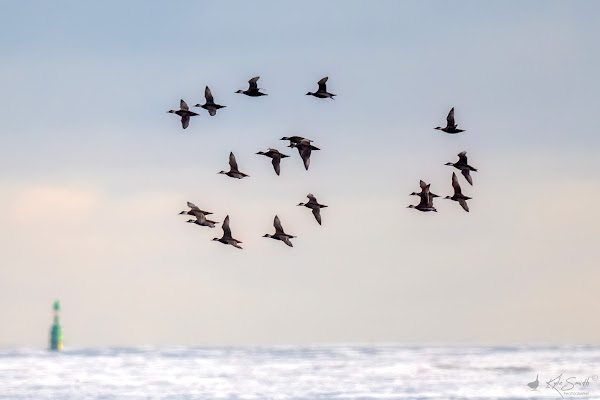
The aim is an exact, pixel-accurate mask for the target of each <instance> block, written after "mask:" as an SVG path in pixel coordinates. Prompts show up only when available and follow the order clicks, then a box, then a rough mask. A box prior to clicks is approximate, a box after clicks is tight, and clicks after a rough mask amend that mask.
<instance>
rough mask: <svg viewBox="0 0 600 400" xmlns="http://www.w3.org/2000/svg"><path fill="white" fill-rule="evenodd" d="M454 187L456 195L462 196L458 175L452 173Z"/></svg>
mask: <svg viewBox="0 0 600 400" xmlns="http://www.w3.org/2000/svg"><path fill="white" fill-rule="evenodd" d="M452 187H453V188H454V194H455V195H457V194H462V191H461V190H460V185H459V184H458V178H457V177H456V173H454V172H453V173H452Z"/></svg>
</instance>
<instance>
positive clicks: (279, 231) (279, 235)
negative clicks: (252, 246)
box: [263, 215, 296, 247]
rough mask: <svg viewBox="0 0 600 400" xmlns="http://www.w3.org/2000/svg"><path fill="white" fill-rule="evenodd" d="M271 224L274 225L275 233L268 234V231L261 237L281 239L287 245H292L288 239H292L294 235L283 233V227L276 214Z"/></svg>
mask: <svg viewBox="0 0 600 400" xmlns="http://www.w3.org/2000/svg"><path fill="white" fill-rule="evenodd" d="M273 226H274V227H275V234H274V235H269V234H268V233H265V235H264V236H263V237H268V238H271V239H275V240H281V241H282V242H283V243H285V244H287V245H288V246H290V247H294V246H293V245H292V242H291V241H290V239H293V238H295V237H296V236H292V235H288V234H287V233H285V232H284V231H283V228H282V227H281V221H280V220H279V217H278V216H277V215H276V216H275V219H274V220H273Z"/></svg>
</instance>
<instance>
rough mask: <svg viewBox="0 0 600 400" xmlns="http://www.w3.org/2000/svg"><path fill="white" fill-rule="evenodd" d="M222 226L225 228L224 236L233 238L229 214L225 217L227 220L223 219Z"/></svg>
mask: <svg viewBox="0 0 600 400" xmlns="http://www.w3.org/2000/svg"><path fill="white" fill-rule="evenodd" d="M221 228H223V238H224V239H231V229H230V228H229V215H228V216H226V217H225V220H224V221H223V225H221Z"/></svg>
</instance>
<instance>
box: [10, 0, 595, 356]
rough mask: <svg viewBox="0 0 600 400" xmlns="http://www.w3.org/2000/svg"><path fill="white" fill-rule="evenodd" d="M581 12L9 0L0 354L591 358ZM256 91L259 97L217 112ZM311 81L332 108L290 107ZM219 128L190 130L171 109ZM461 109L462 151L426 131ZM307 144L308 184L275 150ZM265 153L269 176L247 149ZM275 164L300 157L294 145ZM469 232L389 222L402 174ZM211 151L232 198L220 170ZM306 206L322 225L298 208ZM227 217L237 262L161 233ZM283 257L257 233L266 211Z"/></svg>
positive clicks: (590, 129)
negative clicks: (458, 190)
mask: <svg viewBox="0 0 600 400" xmlns="http://www.w3.org/2000/svg"><path fill="white" fill-rule="evenodd" d="M599 15H600V3H598V2H594V1H577V2H564V1H528V2H522V1H504V2H480V1H410V2H408V1H402V2H401V1H378V2H367V1H328V2H321V1H303V2H295V3H292V2H276V1H271V2H266V1H258V2H247V1H227V2H195V1H183V0H182V1H172V2H167V3H165V2H162V1H141V0H140V1H128V2H120V1H103V2H79V1H60V0H59V1H56V2H52V4H50V3H48V2H44V1H28V2H22V1H4V2H2V4H0V32H1V34H0V50H1V52H2V62H0V76H1V78H0V93H1V95H0V187H2V196H0V242H1V243H2V252H1V255H0V260H1V262H0V321H2V322H1V323H0V346H2V347H15V346H30V347H44V346H46V344H47V341H48V333H49V326H50V324H51V321H52V303H53V301H54V300H55V299H60V300H61V303H62V306H63V310H62V314H61V321H62V324H63V328H64V330H65V346H66V347H67V348H69V347H71V348H73V347H93V346H136V345H202V346H204V345H206V346H212V345H236V346H237V345H288V344H297V345H310V344H331V343H400V344H448V345H454V344H456V345H463V344H490V345H511V344H533V345H535V344H579V343H584V344H599V343H600V320H598V318H596V314H597V310H596V304H597V303H598V291H597V288H598V287H599V284H600V270H599V269H598V265H599V263H600V247H598V244H597V241H598V237H599V234H600V227H599V223H600V211H599V209H598V207H596V206H595V204H596V203H597V200H598V199H599V198H600V166H599V164H598V154H599V151H600V135H599V134H598V117H597V112H598V106H599V105H600V103H599V97H598V93H600V78H599V77H598V70H599V69H600V53H599V52H598V48H600V47H599V45H600V17H599ZM257 75H260V77H261V78H260V81H259V86H260V87H261V88H263V89H264V91H265V92H266V93H268V94H269V96H263V97H261V98H249V97H246V96H243V95H240V94H235V93H234V92H235V91H236V90H238V89H246V87H247V81H248V79H250V78H251V77H253V76H257ZM324 76H329V81H328V86H327V87H328V89H329V91H331V92H333V93H335V94H337V95H338V96H337V97H336V100H335V101H331V100H329V99H317V98H314V97H312V96H305V93H306V92H308V91H314V90H315V89H316V86H317V85H316V82H317V81H318V80H319V79H321V78H322V77H324ZM205 85H208V86H210V88H211V90H212V93H213V95H214V97H215V100H216V102H217V103H219V104H224V105H226V106H227V108H225V109H222V110H220V111H219V112H218V113H217V115H216V116H215V117H209V115H208V113H206V112H205V111H203V110H202V111H201V116H198V117H193V118H192V120H191V123H190V127H189V128H188V129H186V130H182V129H181V125H180V122H179V120H178V118H177V117H176V116H174V115H172V114H168V113H166V111H168V110H170V109H173V108H176V107H177V106H178V104H179V100H180V99H184V100H186V101H187V102H188V104H189V105H190V106H191V105H193V104H196V103H201V102H203V100H204V99H203V90H204V86H205ZM451 107H455V110H456V111H455V112H456V120H457V122H458V124H459V127H462V128H463V129H466V132H464V133H462V134H460V135H447V134H445V133H443V132H440V131H437V130H434V129H433V128H434V127H436V126H439V125H442V124H444V122H445V117H446V114H447V113H448V111H449V109H450V108H451ZM293 134H297V135H300V136H304V137H308V138H311V139H313V140H315V145H316V146H318V147H319V148H321V149H322V150H321V151H318V152H314V153H313V155H312V159H311V166H310V169H309V170H308V171H305V170H304V168H303V166H302V162H301V160H300V158H299V157H298V154H297V152H296V151H295V150H294V149H289V148H287V147H285V146H286V143H285V142H283V141H280V140H278V139H279V138H281V137H282V136H289V135H293ZM268 147H276V148H278V149H279V150H281V151H282V152H284V153H285V154H289V155H290V156H291V157H290V158H287V159H284V160H283V161H282V165H281V169H282V172H281V176H279V177H278V176H276V175H275V173H274V172H273V170H272V167H271V164H270V160H269V159H267V158H266V157H263V156H259V155H256V154H255V153H256V152H257V151H260V150H263V151H264V150H266V149H267V148H268ZM293 150H294V151H293ZM463 150H466V151H467V152H468V153H467V155H468V157H469V163H470V164H471V165H473V166H474V167H475V168H477V169H478V171H477V172H474V173H473V174H472V176H473V181H474V186H469V185H468V184H467V183H466V182H465V181H464V180H463V179H462V177H461V176H460V175H459V179H460V182H461V185H462V188H463V192H464V193H465V194H466V195H468V196H470V197H472V198H473V199H472V200H470V201H469V206H470V212H469V213H465V212H464V211H463V210H462V209H461V208H460V206H459V205H458V204H457V203H456V202H452V201H450V200H445V199H437V200H436V203H435V206H436V207H437V208H438V212H437V213H421V212H418V211H416V210H413V209H408V208H406V207H407V206H408V205H410V204H417V202H418V199H417V198H416V197H411V196H408V194H409V193H411V192H412V191H417V190H418V188H419V187H418V183H419V179H423V180H425V181H426V182H428V183H431V189H432V191H433V192H435V193H437V194H439V195H442V196H445V195H451V194H452V187H451V185H450V181H451V175H452V172H453V171H454V169H453V168H452V167H449V166H445V165H444V164H445V163H446V162H454V161H456V160H457V156H456V154H457V153H459V152H460V151H463ZM230 151H233V152H234V153H235V155H236V157H237V161H238V164H239V166H240V170H241V171H243V172H246V173H247V174H249V175H250V177H249V178H246V179H243V180H241V181H239V180H234V179H231V178H228V177H226V176H224V175H219V174H217V172H219V171H221V170H224V169H227V166H228V165H227V159H228V154H229V152H230ZM308 193H313V194H315V196H316V197H317V199H318V200H319V202H321V203H323V204H326V205H328V206H329V207H328V208H326V209H324V210H323V211H322V217H323V225H322V226H319V225H318V224H317V223H316V222H315V220H314V218H313V217H312V215H311V213H310V210H308V209H306V208H304V207H297V206H296V204H298V203H300V202H303V201H306V198H305V196H306V194H308ZM187 201H191V202H193V203H195V204H197V205H198V206H199V207H200V208H202V209H206V210H210V211H212V212H214V215H213V216H211V217H214V219H216V220H218V221H222V220H223V218H224V217H225V215H229V216H230V219H231V228H232V231H233V235H234V237H236V238H238V239H240V240H241V241H243V247H244V249H243V250H238V249H235V248H233V247H231V246H224V245H222V244H220V243H217V242H213V241H211V239H212V238H213V237H220V236H221V233H222V231H221V229H220V225H218V227H217V228H215V229H209V228H206V227H199V226H195V225H193V224H187V223H185V221H186V219H187V218H186V217H185V216H181V215H177V213H178V212H180V211H182V210H184V209H186V207H185V205H186V202H187ZM275 215H278V216H279V217H280V218H281V221H282V224H283V227H284V228H285V230H286V232H288V233H290V234H293V235H296V236H297V238H296V239H294V241H293V242H294V247H293V248H288V247H287V246H285V245H284V244H283V243H281V242H278V241H274V240H271V239H268V238H263V237H262V236H263V235H264V234H265V233H273V230H274V229H273V226H272V221H273V217H274V216H275Z"/></svg>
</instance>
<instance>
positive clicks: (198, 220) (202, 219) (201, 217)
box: [187, 211, 218, 228]
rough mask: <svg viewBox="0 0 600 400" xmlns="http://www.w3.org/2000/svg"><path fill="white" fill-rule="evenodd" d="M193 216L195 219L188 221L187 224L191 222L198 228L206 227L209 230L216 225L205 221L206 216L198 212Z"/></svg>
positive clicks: (214, 222)
mask: <svg viewBox="0 0 600 400" xmlns="http://www.w3.org/2000/svg"><path fill="white" fill-rule="evenodd" d="M194 216H195V217H196V219H189V220H188V221H187V222H191V223H194V224H196V225H200V226H208V227H209V228H214V227H215V224H218V222H216V221H211V220H209V219H206V216H205V215H204V214H202V213H201V212H199V211H197V212H196V213H195V214H194Z"/></svg>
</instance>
